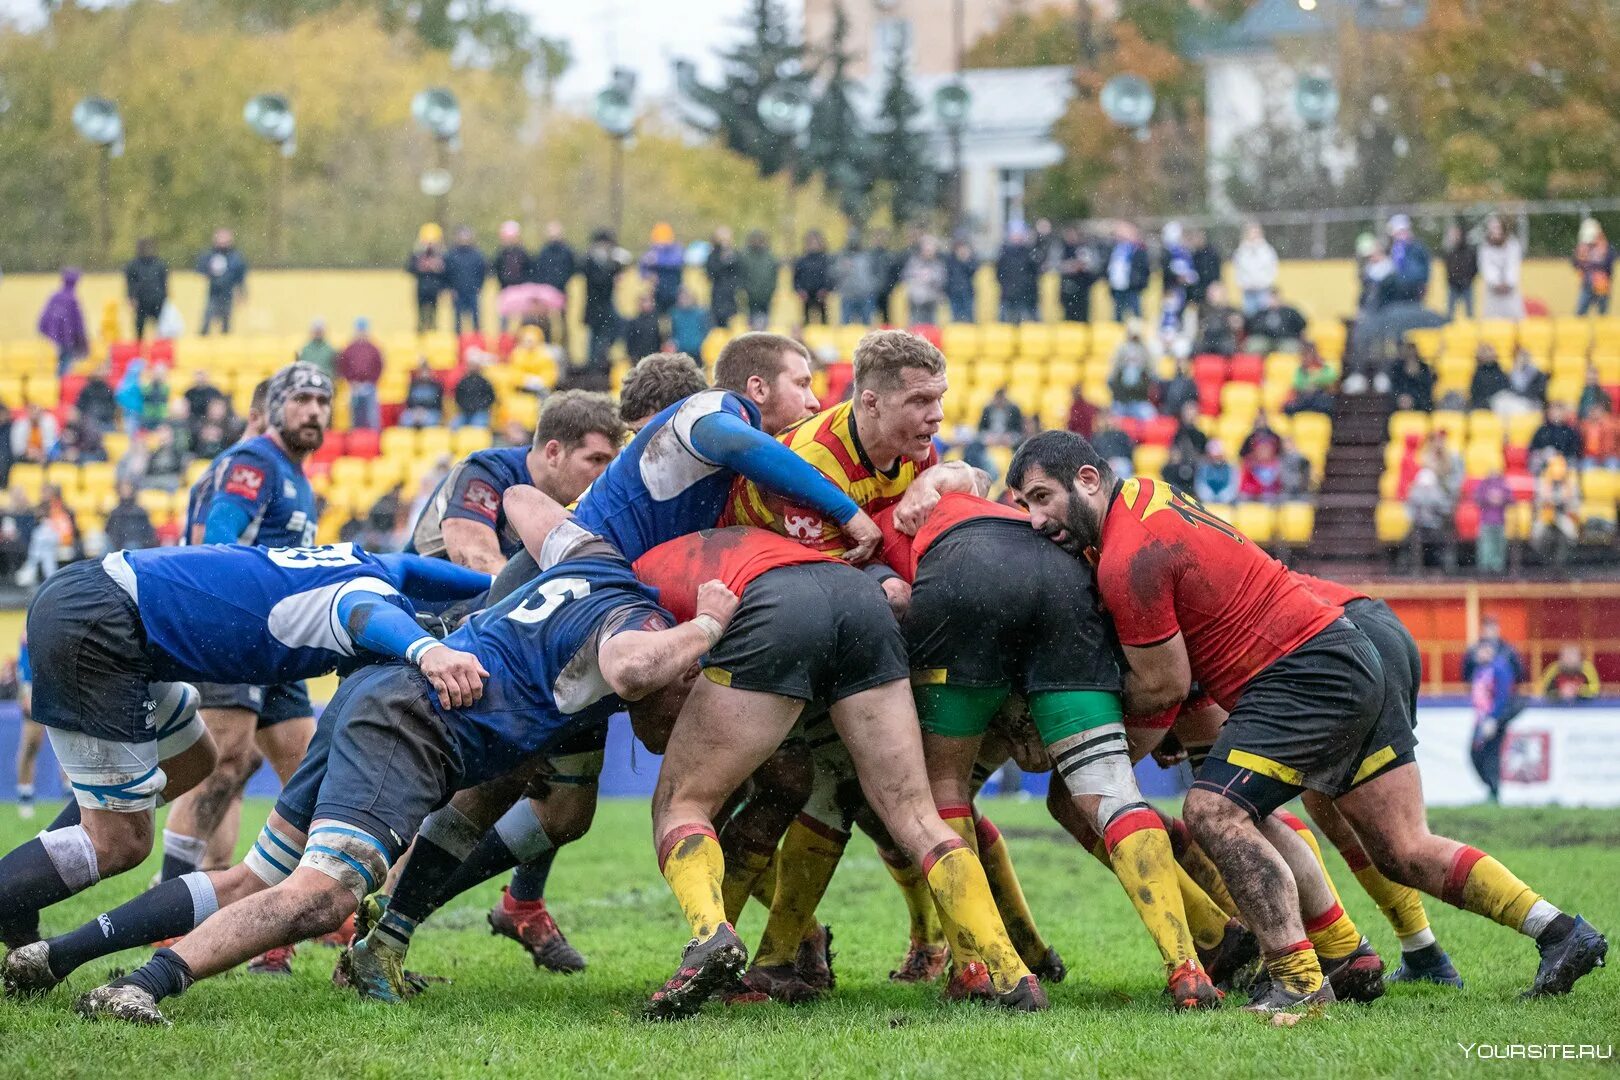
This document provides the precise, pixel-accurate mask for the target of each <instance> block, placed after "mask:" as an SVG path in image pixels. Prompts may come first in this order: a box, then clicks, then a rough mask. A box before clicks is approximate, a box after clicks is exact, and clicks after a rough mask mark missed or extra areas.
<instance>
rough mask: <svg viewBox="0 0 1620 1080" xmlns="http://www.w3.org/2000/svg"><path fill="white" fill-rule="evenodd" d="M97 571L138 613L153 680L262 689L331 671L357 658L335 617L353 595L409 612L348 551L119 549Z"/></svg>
mask: <svg viewBox="0 0 1620 1080" xmlns="http://www.w3.org/2000/svg"><path fill="white" fill-rule="evenodd" d="M102 567H103V568H104V569H105V570H106V571H107V574H108V575H109V576H110V577H111V578H112V579H113V580H114V581H116V582H117V583H118V584H119V586H120V587H121V588H123V590H124V591H125V592H127V593H128V594H129V595H130V596H131V597H132V598H133V599H134V601H135V605H136V607H137V608H138V609H139V611H140V617H141V625H142V626H143V627H144V629H145V631H146V655H147V658H148V660H150V661H151V664H152V672H153V679H154V681H158V682H172V681H176V680H179V681H185V682H213V683H251V684H255V685H266V684H275V683H283V682H293V681H295V680H298V679H308V678H313V677H314V676H317V675H321V674H324V673H326V672H328V671H331V670H332V669H333V668H335V667H337V666H338V665H339V664H342V663H344V662H346V661H348V660H350V659H352V658H354V657H355V655H356V653H357V652H363V650H361V649H360V648H359V647H358V646H357V645H356V644H355V642H354V640H353V638H352V637H351V636H350V633H349V629H348V627H347V626H345V625H344V620H343V619H342V618H340V617H339V616H338V610H337V609H338V601H339V600H341V599H342V598H343V597H344V596H346V595H348V594H350V593H353V592H356V591H363V592H367V593H373V594H376V595H379V596H381V597H383V598H384V599H385V600H386V601H387V602H388V603H391V604H393V605H394V606H396V607H398V608H400V609H401V610H403V611H405V612H406V613H407V614H412V615H414V610H413V609H412V607H411V604H410V601H408V600H407V599H406V598H405V597H403V596H401V595H400V593H399V591H398V589H396V588H395V586H394V584H393V580H392V577H391V575H390V574H389V573H388V571H387V569H386V568H385V567H384V564H383V563H382V562H380V561H379V560H378V559H377V558H376V557H375V556H373V555H370V554H368V553H366V552H365V551H363V550H361V549H360V548H357V547H355V546H354V545H353V544H332V545H330V546H327V547H318V548H262V547H248V546H245V545H240V544H205V545H199V546H195V547H174V548H149V549H147V550H144V551H115V552H113V553H112V554H111V555H108V556H107V557H106V558H104V559H103V560H102ZM363 659H375V657H374V656H372V655H371V654H369V653H366V654H364V656H363Z"/></svg>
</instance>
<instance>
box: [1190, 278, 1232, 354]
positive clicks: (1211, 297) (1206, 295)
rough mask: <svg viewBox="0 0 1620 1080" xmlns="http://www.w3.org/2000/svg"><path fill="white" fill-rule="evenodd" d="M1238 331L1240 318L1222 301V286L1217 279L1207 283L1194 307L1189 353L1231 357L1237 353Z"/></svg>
mask: <svg viewBox="0 0 1620 1080" xmlns="http://www.w3.org/2000/svg"><path fill="white" fill-rule="evenodd" d="M1242 332H1243V316H1242V315H1241V314H1239V312H1238V310H1237V309H1236V308H1234V307H1232V306H1231V305H1230V304H1228V303H1227V302H1226V286H1225V285H1222V284H1221V283H1220V281H1219V280H1216V281H1211V282H1209V283H1208V285H1207V286H1204V287H1203V289H1202V295H1201V297H1200V302H1199V304H1198V337H1197V340H1196V341H1195V342H1194V344H1193V352H1195V353H1198V354H1200V355H1209V356H1231V355H1233V354H1234V353H1236V352H1237V351H1238V335H1239V334H1241V333H1242Z"/></svg>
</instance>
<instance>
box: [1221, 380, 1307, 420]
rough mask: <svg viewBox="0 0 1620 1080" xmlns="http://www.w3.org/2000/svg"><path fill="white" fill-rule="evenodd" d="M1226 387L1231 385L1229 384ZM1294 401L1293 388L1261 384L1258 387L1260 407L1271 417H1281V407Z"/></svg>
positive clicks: (1277, 384) (1282, 385)
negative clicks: (1271, 415)
mask: <svg viewBox="0 0 1620 1080" xmlns="http://www.w3.org/2000/svg"><path fill="white" fill-rule="evenodd" d="M1227 385H1228V386H1230V385H1232V384H1230V383H1228V384H1227ZM1293 399H1294V388H1293V387H1292V386H1288V385H1285V384H1283V383H1269V382H1268V383H1263V384H1261V386H1260V407H1261V408H1263V409H1264V410H1265V411H1266V412H1268V413H1271V414H1273V415H1283V406H1285V405H1287V404H1288V403H1289V402H1290V401H1292V400H1293Z"/></svg>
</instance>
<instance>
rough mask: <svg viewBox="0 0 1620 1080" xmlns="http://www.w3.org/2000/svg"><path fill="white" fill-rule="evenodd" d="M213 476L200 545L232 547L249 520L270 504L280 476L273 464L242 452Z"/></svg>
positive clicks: (257, 455) (249, 450)
mask: <svg viewBox="0 0 1620 1080" xmlns="http://www.w3.org/2000/svg"><path fill="white" fill-rule="evenodd" d="M217 476H218V480H217V481H216V483H217V486H216V487H215V489H214V500H213V502H212V504H210V506H209V508H208V519H207V526H206V530H205V532H204V534H203V543H205V544H235V543H238V542H239V541H240V540H241V539H242V533H243V531H244V530H245V529H246V528H247V527H248V524H249V523H250V522H252V520H253V518H254V517H255V516H256V515H257V514H258V513H259V512H260V511H261V510H262V509H264V508H265V507H267V506H268V505H269V504H270V499H271V497H272V496H273V495H274V494H275V492H276V488H277V486H278V485H279V484H280V483H281V474H280V471H279V470H278V469H277V468H276V466H275V464H274V463H273V462H271V461H269V460H268V459H266V458H264V457H262V456H260V455H259V454H257V453H255V452H254V451H253V450H251V449H243V450H238V451H236V452H235V453H234V454H232V455H231V457H230V460H228V461H226V462H225V465H224V467H223V468H222V469H220V470H219V472H218V473H217Z"/></svg>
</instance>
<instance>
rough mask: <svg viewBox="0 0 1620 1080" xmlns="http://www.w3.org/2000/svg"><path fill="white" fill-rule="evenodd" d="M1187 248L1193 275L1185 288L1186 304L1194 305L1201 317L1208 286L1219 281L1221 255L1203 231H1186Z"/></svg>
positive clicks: (1207, 234)
mask: <svg viewBox="0 0 1620 1080" xmlns="http://www.w3.org/2000/svg"><path fill="white" fill-rule="evenodd" d="M1187 246H1188V247H1189V248H1191V249H1192V269H1193V275H1194V276H1193V281H1192V284H1191V285H1189V286H1187V303H1189V304H1193V305H1196V306H1197V307H1198V309H1199V313H1200V315H1202V313H1203V307H1204V300H1205V298H1206V297H1207V296H1208V295H1209V288H1210V286H1211V285H1214V284H1216V283H1218V282H1219V281H1220V280H1221V253H1220V251H1219V250H1218V249H1217V248H1216V247H1215V243H1214V241H1212V240H1211V239H1210V238H1209V233H1207V232H1205V231H1204V230H1203V229H1191V230H1189V231H1188V233H1187Z"/></svg>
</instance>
